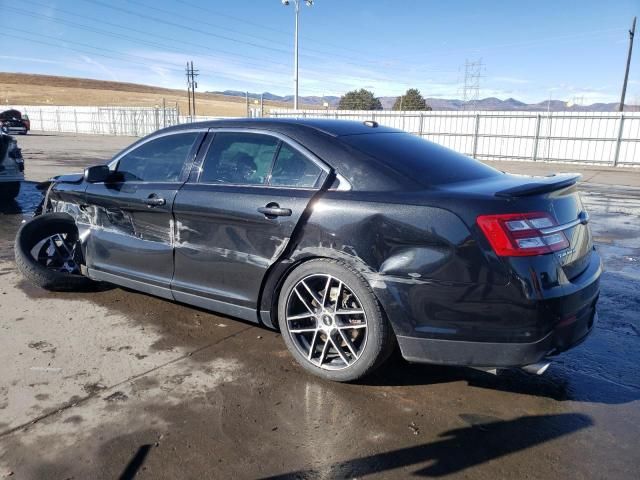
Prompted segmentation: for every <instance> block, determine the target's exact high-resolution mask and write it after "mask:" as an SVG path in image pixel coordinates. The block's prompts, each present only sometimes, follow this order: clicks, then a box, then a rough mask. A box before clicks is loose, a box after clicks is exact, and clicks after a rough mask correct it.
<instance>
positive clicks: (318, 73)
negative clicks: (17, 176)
mask: <svg viewBox="0 0 640 480" xmlns="http://www.w3.org/2000/svg"><path fill="white" fill-rule="evenodd" d="M33 3H37V2H33ZM7 9H8V10H12V11H14V12H16V13H18V14H20V15H25V16H29V17H32V18H43V19H46V20H47V21H51V22H54V23H60V24H63V25H68V26H71V27H72V28H79V29H82V30H85V31H90V32H92V33H97V34H99V35H105V36H111V37H114V38H119V39H129V40H131V41H132V42H135V43H143V44H147V45H150V46H153V47H159V48H166V49H169V50H172V51H174V52H177V53H184V52H183V50H180V49H177V48H176V47H175V46H174V45H167V44H162V43H158V42H150V41H148V40H142V39H139V38H136V37H132V36H130V35H126V34H121V33H116V32H113V31H109V30H104V29H100V28H96V27H93V26H89V25H86V24H81V23H77V22H73V21H69V20H66V19H59V18H56V19H53V18H50V17H47V16H46V15H42V14H38V13H32V12H28V11H25V10H22V9H19V8H15V7H8V8H7ZM58 11H59V12H61V13H65V14H70V15H74V16H77V17H80V18H83V19H85V20H95V21H97V20H96V19H93V18H91V17H84V16H82V15H78V14H73V13H70V12H66V11H63V10H58ZM102 23H105V24H109V25H113V26H116V25H115V24H113V23H109V22H102ZM118 27H119V26H118ZM119 28H122V27H119ZM129 30H130V31H133V32H137V33H140V34H142V35H148V36H152V37H158V38H164V37H160V36H159V35H154V34H151V33H148V32H143V31H140V30H136V29H129ZM182 43H187V44H189V43H190V42H185V41H183V42H182ZM190 44H192V45H194V46H196V47H198V48H203V47H202V45H198V44H194V43H190ZM85 46H88V47H91V46H89V45H86V44H85ZM225 53H229V54H231V55H234V56H239V57H244V58H249V59H253V58H255V57H249V56H246V55H241V54H235V53H232V52H225ZM201 56H202V57H210V58H212V59H215V60H218V59H219V57H215V56H212V55H209V54H201ZM138 57H141V58H145V59H149V60H151V61H156V60H155V59H154V58H149V57H142V56H139V55H138ZM223 60H224V61H225V62H228V61H231V62H234V63H238V64H240V65H250V66H255V67H258V68H260V69H261V70H262V71H270V72H273V73H279V74H280V73H282V71H281V70H274V69H270V68H269V67H268V66H263V65H259V64H255V63H247V62H238V61H234V60H233V59H228V58H223ZM270 63H274V64H280V65H283V66H288V65H287V64H285V63H282V62H270ZM302 71H303V72H308V73H309V74H310V75H311V76H316V77H321V76H322V74H325V75H326V74H331V73H333V72H332V71H331V72H330V71H326V70H312V69H302ZM352 78H353V79H354V80H359V81H360V82H365V83H366V82H367V81H371V80H377V81H381V82H388V81H391V79H390V78H381V77H371V76H368V77H366V78H365V77H361V78H358V77H352ZM332 82H333V83H334V84H338V85H345V86H347V87H349V88H354V87H352V84H350V83H345V82H341V81H338V80H333V81H332ZM395 82H396V83H398V84H399V85H405V86H409V85H412V84H410V83H408V82H401V81H398V80H395ZM280 85H282V84H280ZM305 90H307V91H311V89H310V88H305ZM313 91H315V92H320V90H313Z"/></svg>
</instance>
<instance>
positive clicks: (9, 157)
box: [0, 132, 24, 200]
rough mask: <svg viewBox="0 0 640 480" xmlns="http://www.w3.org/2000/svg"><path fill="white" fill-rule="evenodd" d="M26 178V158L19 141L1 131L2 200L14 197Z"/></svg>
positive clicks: (0, 187)
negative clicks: (23, 156) (19, 146)
mask: <svg viewBox="0 0 640 480" xmlns="http://www.w3.org/2000/svg"><path fill="white" fill-rule="evenodd" d="M23 180H24V159H23V158H22V152H21V151H20V149H19V148H18V142H16V140H15V138H13V137H12V136H10V135H6V134H4V133H1V132H0V200H7V199H14V198H16V197H17V196H18V193H19V192H20V183H21V182H22V181H23Z"/></svg>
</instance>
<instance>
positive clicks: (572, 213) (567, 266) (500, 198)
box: [443, 174, 593, 280]
mask: <svg viewBox="0 0 640 480" xmlns="http://www.w3.org/2000/svg"><path fill="white" fill-rule="evenodd" d="M579 179H580V175H579V174H562V175H553V176H547V177H531V176H524V175H511V174H504V175H499V176H494V177H489V178H486V179H482V180H476V181H473V182H464V183H458V184H449V185H446V186H443V190H444V191H445V192H447V194H451V193H455V194H456V197H459V198H460V197H461V198H464V199H465V200H464V205H466V206H467V208H468V209H469V210H471V211H472V212H473V213H472V214H471V215H468V214H467V215H466V220H467V222H468V223H469V224H470V226H471V225H472V224H475V222H476V218H477V217H478V216H479V215H491V214H511V213H522V214H524V213H530V212H543V213H545V214H549V215H550V216H551V217H552V218H553V219H554V220H555V222H556V224H557V225H554V226H552V227H549V228H545V229H542V230H541V231H545V230H546V231H549V233H552V232H553V231H557V232H561V233H562V234H564V235H565V236H566V238H567V240H568V242H569V245H568V246H567V247H566V248H564V249H562V250H559V251H555V252H553V253H550V254H549V255H554V257H555V258H556V259H557V262H558V264H559V266H560V267H561V268H562V271H563V273H564V275H565V276H566V277H567V278H568V279H569V280H571V279H573V278H575V277H577V276H578V275H580V274H581V273H582V272H583V271H584V270H585V269H586V268H587V266H588V265H589V260H590V256H591V252H592V250H593V241H592V237H591V231H590V229H589V227H588V219H589V217H588V214H587V212H586V210H585V208H584V205H583V204H582V200H581V199H580V194H579V193H578V189H577V182H578V180H579ZM470 200H471V201H470ZM461 205H463V204H461ZM469 205H472V206H471V207H469ZM456 210H458V209H457V208H456ZM474 230H476V231H477V233H478V234H479V235H483V233H482V231H480V230H479V229H474Z"/></svg>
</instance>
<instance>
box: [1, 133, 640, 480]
mask: <svg viewBox="0 0 640 480" xmlns="http://www.w3.org/2000/svg"><path fill="white" fill-rule="evenodd" d="M129 140H132V139H124V138H114V137H89V136H84V137H80V136H78V137H75V136H56V137H45V136H33V137H31V136H27V137H20V142H21V145H22V147H23V149H24V153H25V158H26V162H27V177H28V179H29V180H37V179H44V178H46V177H47V176H50V175H51V174H52V173H60V172H61V171H74V170H78V168H79V167H81V166H84V165H85V164H86V163H100V162H99V160H107V159H108V158H109V157H110V156H111V155H112V154H113V153H114V152H115V151H117V150H118V149H120V148H122V147H123V146H124V145H126V144H127V142H128V141H129ZM37 152H41V153H37ZM87 159H90V160H91V161H90V162H87ZM501 165H504V166H505V167H508V166H509V164H507V163H501ZM514 168H520V169H522V168H524V166H522V165H520V164H518V165H516V166H515V167H514ZM526 168H533V167H532V166H530V165H529V166H526ZM537 168H546V167H544V166H539V167H537ZM579 168H581V167H579ZM505 169H506V168H505ZM572 170H575V168H573V169H572ZM583 170H584V173H585V178H587V175H589V174H590V173H589V172H591V171H590V170H589V169H583ZM605 171H606V169H605ZM42 172H46V173H42ZM50 172H52V173H50ZM599 175H602V174H599ZM634 175H636V176H635V177H634ZM602 178H604V181H603V182H595V183H593V182H587V183H583V184H582V189H583V192H584V193H583V199H584V201H585V204H586V206H587V209H588V210H589V212H590V214H591V216H592V222H591V225H592V228H593V232H594V236H595V240H596V243H597V245H598V248H599V250H600V252H601V254H602V256H603V258H604V261H605V266H606V272H605V273H604V275H603V277H602V293H601V299H600V303H599V315H600V317H599V322H598V323H597V326H596V329H595V331H594V333H593V334H592V335H591V337H590V338H589V339H588V340H587V341H586V342H585V343H584V344H582V345H581V346H579V347H577V348H576V349H574V350H572V351H570V352H567V353H565V354H564V355H562V356H560V357H558V358H557V359H556V361H554V362H553V363H552V365H551V367H550V368H549V370H548V371H547V373H545V374H544V375H543V376H532V375H529V374H527V373H524V372H522V371H507V372H503V373H501V374H500V375H498V376H492V375H490V374H486V373H482V372H478V371H474V370H470V369H464V368H444V367H434V366H426V365H410V364H408V363H406V362H404V361H402V360H401V359H399V358H397V357H396V358H393V359H392V361H391V362H390V363H389V364H388V365H386V366H385V367H384V368H383V369H382V370H381V371H379V372H377V373H376V374H375V375H374V376H373V377H371V378H368V379H366V380H365V381H363V382H361V383H358V384H350V385H344V384H337V383H329V382H325V381H322V380H319V379H317V378H315V377H313V376H310V375H308V374H306V373H305V372H304V371H303V370H302V369H301V368H300V367H298V366H297V364H296V363H295V362H294V361H293V359H292V358H291V357H290V356H289V354H288V352H287V351H286V348H285V346H284V343H283V341H282V339H281V338H280V336H279V334H278V333H276V332H272V331H269V330H266V329H263V328H260V327H257V326H254V325H250V324H247V323H244V322H242V321H239V320H236V319H232V318H228V317H222V316H218V315H215V314H212V313H209V312H206V311H203V310H199V309H196V308H192V307H188V306H184V305H180V304H176V303H171V302H168V301H165V300H161V299H158V298H154V297H150V296H147V295H143V294H139V293H135V292H131V291H126V290H124V289H120V288H109V287H105V288H103V289H100V291H97V292H92V293H82V294H79V293H48V292H45V291H43V290H40V289H37V288H34V287H31V286H29V285H28V284H26V283H25V282H24V281H23V280H22V278H21V276H20V275H19V274H18V272H17V271H16V269H15V265H14V263H13V260H12V258H13V246H12V242H13V237H14V235H15V232H16V229H17V228H18V226H19V225H20V222H21V221H22V220H23V219H24V218H27V217H28V216H29V215H30V212H31V211H32V210H33V208H34V207H35V205H36V204H37V202H38V201H39V198H40V193H39V191H38V190H37V189H36V188H35V184H33V183H29V182H27V183H25V184H23V188H22V192H21V195H20V197H19V198H18V201H17V202H12V203H10V204H5V205H2V206H0V479H2V478H11V479H13V478H16V479H45V478H46V479H61V480H62V479H70V478H74V479H85V478H95V479H103V478H104V479H111V478H125V479H126V478H133V477H134V476H135V478H143V479H144V478H149V479H151V478H153V479H158V478H167V479H170V478H171V479H173V478H189V479H191V478H193V479H199V478H221V479H227V478H283V479H284V478H298V479H316V478H317V479H320V478H323V479H324V478H327V479H333V478H405V477H446V478H473V479H487V480H494V479H499V478H536V479H537V478H540V479H551V478H571V479H592V478H603V479H604V478H606V479H636V478H640V450H639V449H638V446H639V445H640V429H639V428H638V425H640V370H639V369H638V363H639V360H640V353H639V346H640V342H639V340H640V338H639V337H640V297H639V296H638V291H640V235H639V233H640V226H639V224H638V215H640V190H639V189H638V188H633V187H634V186H635V187H640V182H637V174H633V172H632V173H631V174H630V173H629V172H626V173H625V172H622V173H616V172H615V171H614V172H612V173H610V174H606V175H602ZM617 178H619V179H620V181H618V180H617ZM607 181H608V182H609V183H608V184H606V183H607ZM625 182H626V183H625ZM620 185H629V186H628V187H621V186H620Z"/></svg>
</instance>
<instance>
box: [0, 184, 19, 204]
mask: <svg viewBox="0 0 640 480" xmlns="http://www.w3.org/2000/svg"><path fill="white" fill-rule="evenodd" d="M19 193H20V182H6V183H4V182H3V183H0V198H2V199H3V200H13V199H15V198H16V197H17V196H18V194H19Z"/></svg>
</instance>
